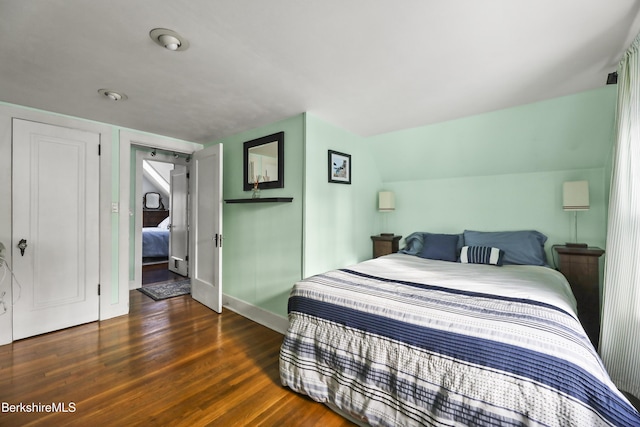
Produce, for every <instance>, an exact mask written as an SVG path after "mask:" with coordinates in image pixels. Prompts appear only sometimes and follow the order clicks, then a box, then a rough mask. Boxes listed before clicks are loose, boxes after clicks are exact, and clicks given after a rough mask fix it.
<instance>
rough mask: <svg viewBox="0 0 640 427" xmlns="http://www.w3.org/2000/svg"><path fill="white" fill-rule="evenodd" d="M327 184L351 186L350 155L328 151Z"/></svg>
mask: <svg viewBox="0 0 640 427" xmlns="http://www.w3.org/2000/svg"><path fill="white" fill-rule="evenodd" d="M329 182H333V183H336V184H351V155H350V154H344V153H339V152H337V151H333V150H329Z"/></svg>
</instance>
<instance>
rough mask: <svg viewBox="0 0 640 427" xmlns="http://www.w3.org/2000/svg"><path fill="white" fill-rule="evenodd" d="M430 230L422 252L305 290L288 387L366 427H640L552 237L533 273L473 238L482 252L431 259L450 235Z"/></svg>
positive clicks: (286, 368) (294, 295) (298, 306)
mask: <svg viewBox="0 0 640 427" xmlns="http://www.w3.org/2000/svg"><path fill="white" fill-rule="evenodd" d="M465 233H466V232H465ZM414 234H415V233H414ZM418 234H420V235H422V236H423V239H422V240H424V242H420V243H423V244H421V245H419V246H420V247H419V248H418V249H416V248H415V247H411V245H407V247H405V249H404V252H405V253H397V254H392V255H387V256H383V257H380V258H377V259H373V260H369V261H365V262H362V263H359V264H356V265H353V266H350V267H347V268H343V269H338V270H333V271H329V272H327V273H324V274H319V275H316V276H313V277H310V278H307V279H304V280H302V281H300V282H298V283H296V284H295V286H294V288H293V290H292V292H291V295H290V298H289V307H288V310H289V328H288V330H287V333H286V335H285V338H284V341H283V344H282V347H281V350H280V379H281V382H282V384H283V385H284V386H286V387H289V388H291V389H292V390H293V391H296V392H299V393H302V394H305V395H308V396H310V397H311V398H312V399H314V400H316V401H318V402H322V403H324V404H326V405H328V406H329V407H330V408H332V409H333V410H335V411H337V412H339V413H340V414H342V415H343V416H345V417H346V418H348V419H350V420H351V421H353V422H355V423H357V424H361V425H383V426H397V425H406V426H410V425H434V426H468V425H508V426H513V425H534V426H569V425H571V426H599V425H615V426H639V425H640V415H639V414H638V412H637V411H636V410H635V409H634V408H633V406H631V404H630V403H629V402H628V400H627V399H626V398H625V397H624V396H623V395H622V394H621V393H620V392H619V391H618V390H617V389H616V387H615V386H614V384H613V383H612V382H611V380H610V378H609V376H608V374H607V373H606V371H605V369H604V367H603V365H602V362H601V360H600V359H599V357H598V355H597V353H596V351H595V350H594V348H593V346H592V344H591V343H590V341H589V339H588V337H587V335H586V333H585V332H584V329H583V328H582V326H581V325H580V322H579V321H578V318H577V315H576V302H575V298H574V297H573V295H572V293H571V289H570V287H569V284H568V283H567V281H566V279H565V278H564V276H562V274H560V273H559V272H557V271H555V270H553V269H551V268H548V267H547V266H545V265H544V264H545V263H546V260H545V259H544V240H546V237H545V238H544V240H542V245H540V246H541V247H542V254H541V255H540V256H541V258H540V259H539V260H536V261H535V263H539V264H540V265H531V264H527V265H522V264H513V260H514V258H513V256H511V257H508V256H506V254H507V253H508V252H507V251H505V250H502V249H500V248H499V247H496V246H500V245H502V243H500V241H499V240H500V239H498V241H496V240H495V239H494V240H493V241H491V239H489V240H488V241H483V238H484V237H486V236H481V238H480V239H479V240H477V239H476V240H474V239H473V235H472V234H471V233H470V234H469V237H471V239H470V240H469V241H470V242H473V243H482V244H480V245H478V244H474V245H467V244H466V243H467V242H465V241H464V237H465V236H464V235H463V234H460V235H459V236H458V240H457V241H456V242H455V243H453V242H452V241H451V242H450V243H451V244H453V245H454V246H453V247H454V249H453V250H454V251H455V254H456V259H455V260H443V259H440V258H446V256H444V255H442V254H443V253H445V252H446V253H447V254H450V250H449V251H448V252H447V251H440V249H441V248H436V249H437V250H435V252H436V253H435V254H433V253H432V254H431V256H430V257H424V255H425V253H426V252H427V250H426V249H427V247H428V246H430V245H429V244H428V243H427V242H428V241H429V240H434V239H435V240H437V239H436V238H435V237H433V236H436V235H433V236H431V235H430V234H429V233H418ZM412 236H413V234H412ZM449 236H452V235H449ZM453 236H455V235H453ZM410 237H411V236H410ZM432 237H433V239H431V238H432ZM536 238H537V237H536ZM407 240H408V241H409V237H408V238H407ZM435 240H434V241H435ZM450 240H451V239H450ZM534 240H535V238H534ZM540 240H541V239H540V238H538V243H539V242H540ZM487 243H488V244H492V243H496V244H495V245H494V246H486V245H485V244H487ZM520 246H521V245H520ZM520 246H518V248H520V249H521V247H520ZM536 246H537V243H535V242H533V243H532V247H533V248H534V249H535V250H538V249H539V248H536ZM505 247H507V249H513V250H510V252H511V255H514V250H515V251H516V252H517V250H516V249H517V248H516V249H514V248H510V247H509V245H508V244H505ZM439 251H440V252H439ZM515 255H516V258H517V257H518V256H520V254H515ZM447 256H449V255H447ZM462 258H464V259H463V260H462ZM461 261H462V262H461ZM505 261H507V262H505ZM526 261H527V262H529V263H530V262H531V260H526Z"/></svg>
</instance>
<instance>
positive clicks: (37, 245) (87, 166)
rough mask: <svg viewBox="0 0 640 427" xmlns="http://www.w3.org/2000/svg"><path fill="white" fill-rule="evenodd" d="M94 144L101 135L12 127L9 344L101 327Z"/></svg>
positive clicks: (21, 123)
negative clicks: (80, 326) (82, 326)
mask: <svg viewBox="0 0 640 427" xmlns="http://www.w3.org/2000/svg"><path fill="white" fill-rule="evenodd" d="M98 144H99V135H98V134H94V133H89V132H84V131H80V130H75V129H69V128H63V127H58V126H51V125H45V124H41V123H34V122H29V121H24V120H18V119H14V121H13V205H12V206H13V245H12V246H13V247H12V250H13V253H12V259H13V269H14V272H15V276H16V280H14V288H13V290H14V295H15V296H14V300H15V299H16V298H17V301H16V303H15V305H14V310H13V338H14V339H20V338H25V337H29V336H32V335H37V334H41V333H45V332H49V331H53V330H57V329H62V328H66V327H69V326H74V325H78V324H81V323H86V322H91V321H94V320H98V313H99V296H98V280H99V271H98V270H99V229H98V227H99V205H98V202H99V157H98ZM22 239H24V240H25V241H26V249H25V250H24V254H22V253H21V251H20V249H18V247H17V245H18V243H19V242H20V240H22ZM18 295H19V297H18Z"/></svg>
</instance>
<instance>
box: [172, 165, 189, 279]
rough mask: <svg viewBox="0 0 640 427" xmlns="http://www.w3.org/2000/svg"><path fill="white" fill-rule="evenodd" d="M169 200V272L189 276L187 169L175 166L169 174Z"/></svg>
mask: <svg viewBox="0 0 640 427" xmlns="http://www.w3.org/2000/svg"><path fill="white" fill-rule="evenodd" d="M170 181H171V182H170V186H169V191H170V192H171V195H170V197H169V199H170V200H171V202H170V210H169V212H171V232H170V233H169V270H171V271H173V272H174V273H178V274H180V275H182V276H187V275H188V274H189V270H188V262H187V254H188V250H189V230H188V228H187V227H188V218H189V217H188V213H187V206H188V204H187V197H188V192H189V180H188V179H187V168H186V167H185V166H182V165H175V167H174V168H173V169H172V170H171V172H170Z"/></svg>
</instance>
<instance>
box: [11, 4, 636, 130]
mask: <svg viewBox="0 0 640 427" xmlns="http://www.w3.org/2000/svg"><path fill="white" fill-rule="evenodd" d="M639 10H640V0H616V1H610V0H609V1H604V0H521V1H514V0H485V1H479V0H449V1H435V0H268V1H267V0H172V1H165V0H136V1H131V0H108V1H87V0H29V1H24V0H23V1H18V0H0V40H1V41H2V44H1V45H0V46H1V47H0V101H5V102H9V103H13V104H19V105H25V106H30V107H35V108H39V109H44V110H47V111H53V112H57V113H62V114H68V115H72V116H78V117H83V118H88V119H92V120H96V121H100V122H105V123H111V124H116V125H119V126H124V127H128V128H132V129H138V130H142V131H147V132H152V133H156V134H160V135H166V136H172V137H176V138H180V139H185V140H188V141H193V142H200V143H206V142H211V141H214V140H216V139H218V138H220V137H224V136H227V135H231V134H234V133H238V132H241V131H244V130H248V129H252V128H255V127H258V126H262V125H265V124H268V123H272V122H275V121H278V120H280V119H284V118H287V117H291V116H293V115H296V114H299V113H301V112H304V111H308V112H311V113H313V114H315V115H316V116H318V117H320V118H322V119H324V120H326V121H328V122H330V123H333V124H335V125H337V126H340V127H342V128H344V129H347V130H349V131H351V132H353V133H356V134H360V135H365V136H368V135H374V134H378V133H383V132H388V131H393V130H398V129H403V128H408V127H414V126H420V125H425V124H429V123H435V122H440V121H444V120H449V119H453V118H458V117H463V116H468V115H472V114H478V113H482V112H487V111H493V110H497V109H502V108H507V107H511V106H515V105H521V104H526V103H530V102H534V101H539V100H542V99H548V98H553V97H557V96H562V95H568V94H572V93H576V92H580V91H583V90H588V89H593V88H596V87H600V86H603V85H604V84H605V82H606V78H607V74H608V73H609V72H612V71H614V70H615V69H616V67H617V63H618V61H619V60H620V58H621V56H622V54H623V52H624V51H625V50H626V49H627V47H628V46H629V45H630V43H631V42H632V41H633V39H634V37H635V36H636V34H637V33H638V31H640V20H639V19H638V16H639ZM157 27H162V28H169V29H172V30H174V31H176V32H178V33H179V34H181V35H182V36H184V37H185V38H187V39H188V40H189V43H190V45H191V46H190V48H189V49H188V50H186V51H183V52H170V51H168V50H165V49H162V48H161V47H159V46H158V45H156V44H154V43H153V41H152V40H151V39H150V37H149V35H148V34H149V31H151V30H152V29H153V28H157ZM101 88H108V89H114V90H117V91H122V92H124V93H125V94H126V95H128V97H129V99H128V100H127V101H123V102H112V101H109V100H107V99H106V98H105V97H102V96H100V95H99V94H98V89H101Z"/></svg>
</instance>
